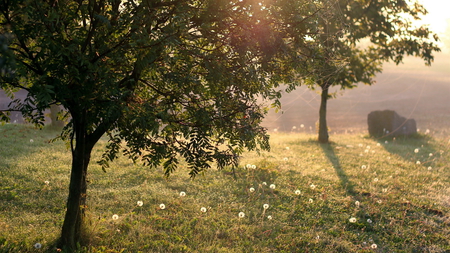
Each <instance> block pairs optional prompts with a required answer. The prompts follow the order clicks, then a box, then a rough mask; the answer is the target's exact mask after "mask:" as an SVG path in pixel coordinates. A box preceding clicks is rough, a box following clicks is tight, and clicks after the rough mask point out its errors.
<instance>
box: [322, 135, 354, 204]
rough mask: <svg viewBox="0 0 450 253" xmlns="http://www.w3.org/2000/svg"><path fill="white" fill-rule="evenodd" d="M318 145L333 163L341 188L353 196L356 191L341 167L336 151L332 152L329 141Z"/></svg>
mask: <svg viewBox="0 0 450 253" xmlns="http://www.w3.org/2000/svg"><path fill="white" fill-rule="evenodd" d="M320 147H321V148H322V150H323V153H324V154H325V156H326V157H327V158H328V160H329V161H330V162H331V164H332V165H333V168H334V170H335V171H336V174H337V176H338V177H339V179H340V181H341V186H342V188H344V189H345V191H346V192H347V194H349V195H352V196H355V195H357V193H356V192H355V190H354V186H353V183H352V182H350V180H349V178H348V176H347V174H346V173H345V171H344V170H343V169H342V167H341V163H340V162H339V158H338V157H337V156H336V153H335V152H334V149H333V147H332V145H331V144H329V143H322V144H320Z"/></svg>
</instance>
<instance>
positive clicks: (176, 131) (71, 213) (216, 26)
mask: <svg viewBox="0 0 450 253" xmlns="http://www.w3.org/2000/svg"><path fill="white" fill-rule="evenodd" d="M312 7H314V6H311V5H310V4H309V3H307V1H306V2H303V1H288V0H284V1H273V2H272V1H264V0H262V1H247V0H238V1H230V0H224V1H220V0H203V1H196V0H191V1H186V0H158V1H152V0H142V1H141V0H134V1H133V0H132V1H121V0H1V1H0V23H1V28H0V29H1V31H0V33H1V34H2V35H1V37H0V39H1V42H2V45H1V47H0V50H1V52H2V55H1V62H0V64H1V66H0V67H1V70H2V71H1V79H0V80H1V81H0V85H1V88H2V89H4V90H6V91H7V94H9V95H10V96H14V91H16V90H17V89H24V90H27V91H28V96H27V98H26V99H25V100H23V101H21V100H15V102H14V103H13V104H12V105H13V107H12V110H20V111H21V112H22V113H23V115H24V116H25V117H27V118H28V119H29V120H30V121H31V122H33V123H36V124H42V122H43V120H44V110H46V109H47V108H49V107H50V106H52V105H60V106H62V107H63V108H65V110H66V111H67V114H66V115H65V116H66V119H67V120H68V121H69V123H68V124H67V126H66V127H65V128H64V129H63V131H62V134H61V137H62V138H63V139H65V140H66V141H68V142H69V143H70V146H71V153H72V165H71V177H70V185H69V196H68V200H67V211H66V215H65V218H64V223H63V227H62V233H61V238H60V241H59V244H58V246H59V247H61V248H66V249H68V250H71V249H74V248H75V247H76V245H77V243H79V242H80V241H81V239H82V238H83V234H82V231H83V230H82V225H83V218H84V212H85V208H87V205H86V198H87V181H86V176H87V173H88V165H89V162H90V160H91V151H92V150H93V148H94V146H95V144H96V143H97V142H98V141H99V139H100V138H101V137H102V136H106V137H108V138H109V142H108V145H107V151H106V152H105V153H104V155H103V157H102V159H101V161H99V162H100V164H101V165H102V166H103V167H104V168H105V169H106V168H107V167H108V163H109V162H110V161H112V160H114V159H115V158H116V157H117V156H118V154H119V153H120V152H123V153H124V154H125V155H127V156H128V157H129V158H131V159H133V160H135V161H139V160H140V161H142V162H143V163H144V164H146V165H149V166H159V165H162V166H163V167H164V168H165V172H166V173H167V174H170V172H171V171H173V170H174V169H176V167H177V164H178V160H179V159H185V160H186V161H187V163H188V165H189V171H190V173H191V175H195V174H197V173H198V172H200V171H203V170H206V169H208V168H209V167H210V166H211V164H212V163H213V162H216V163H217V165H218V166H219V167H224V166H236V165H237V162H238V160H237V158H238V155H239V154H240V153H241V152H243V150H245V149H250V150H254V149H260V148H262V149H268V148H269V146H268V136H267V134H266V132H265V129H264V128H262V127H260V126H259V123H260V122H261V119H262V117H263V115H264V108H262V107H261V105H260V104H259V103H258V101H259V98H260V97H263V98H278V97H279V93H278V92H276V91H274V89H273V88H274V87H276V86H277V85H278V83H279V82H291V81H293V79H292V75H290V72H289V71H290V63H294V62H295V61H294V60H293V59H296V56H297V55H298V52H299V50H300V49H299V48H301V47H303V46H304V43H303V40H304V33H305V32H307V31H309V30H310V29H309V28H308V26H309V24H310V23H309V19H307V18H305V17H308V16H310V15H311V14H312V13H313V12H316V10H315V9H314V8H312ZM302 14H303V15H302ZM275 59H277V60H275ZM1 116H2V118H4V119H5V117H6V116H7V114H6V113H3V112H2V115H1Z"/></svg>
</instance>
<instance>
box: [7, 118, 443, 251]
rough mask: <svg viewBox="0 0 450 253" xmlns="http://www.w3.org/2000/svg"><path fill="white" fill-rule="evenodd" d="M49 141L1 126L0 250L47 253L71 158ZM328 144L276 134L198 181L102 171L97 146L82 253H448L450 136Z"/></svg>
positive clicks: (123, 165)
mask: <svg viewBox="0 0 450 253" xmlns="http://www.w3.org/2000/svg"><path fill="white" fill-rule="evenodd" d="M54 136H55V132H54V131H51V130H48V129H44V130H42V131H39V130H35V129H33V128H30V127H27V126H19V125H4V126H1V127H0V199H1V202H0V228H1V229H0V252H47V251H50V252H54V248H52V247H53V246H52V245H53V244H54V242H55V240H56V239H57V238H58V236H59V232H60V228H61V225H62V221H63V215H64V204H65V200H66V197H67V186H68V183H69V171H70V162H71V161H70V153H69V150H68V149H67V147H66V146H65V144H64V143H62V142H55V143H49V142H48V141H49V140H50V139H51V138H53V137H54ZM30 139H32V140H33V141H32V142H30ZM331 140H332V141H333V143H332V144H330V145H324V144H319V143H317V142H316V141H315V136H312V135H307V134H282V133H274V134H272V136H271V145H272V150H271V152H262V153H261V154H260V155H257V154H256V153H253V152H250V153H246V154H244V155H243V156H242V159H241V166H240V168H239V169H237V170H236V171H235V172H234V174H233V172H232V171H230V170H221V171H218V170H214V169H211V170H210V171H208V172H207V173H205V174H203V175H199V176H197V177H196V178H195V179H194V180H191V179H190V178H189V176H188V171H187V170H186V169H184V168H183V167H184V166H183V165H181V166H180V168H179V170H178V171H177V172H176V173H175V174H173V175H172V176H171V177H170V178H169V179H165V178H164V176H163V171H162V170H161V169H149V168H144V167H142V166H139V165H135V164H133V163H131V162H129V161H128V160H126V159H120V160H118V161H117V162H115V163H114V164H112V166H111V168H109V169H108V170H107V173H104V172H103V171H102V170H101V168H100V167H99V166H98V165H97V164H96V163H95V161H96V159H95V158H96V157H99V156H100V154H101V150H102V149H103V147H104V144H105V141H104V140H102V142H101V143H99V145H98V146H97V148H96V153H95V154H94V159H93V162H92V164H91V166H90V168H89V173H90V174H89V182H90V183H89V188H88V199H89V203H88V209H87V210H88V212H87V225H88V226H86V227H87V228H86V229H87V231H88V233H89V238H88V239H89V241H88V245H87V246H85V247H83V248H82V249H81V250H80V251H81V252H139V251H141V252H449V251H450V243H449V235H450V218H449V216H450V214H449V211H450V204H449V203H450V183H449V182H450V167H449V164H450V154H449V151H450V143H449V141H448V140H436V139H433V138H431V137H429V136H426V135H419V136H416V137H415V138H410V139H403V138H398V139H397V140H374V139H371V138H368V137H366V136H361V135H333V136H332V137H331ZM385 141H387V143H386V142H385ZM369 146H370V148H369ZM415 149H418V152H417V153H416V152H414V151H415ZM430 154H432V155H430ZM417 161H420V164H418V163H417ZM246 164H254V165H256V169H246V168H244V167H245V165H246ZM46 181H48V182H47V183H48V184H47V183H46ZM271 184H274V185H275V189H271V188H270V185H271ZM250 188H254V189H255V191H254V192H251V191H250ZM296 190H299V191H300V194H299V195H296V194H295V191H296ZM181 191H184V192H186V196H184V197H180V192H181ZM137 201H142V202H143V206H138V205H137ZM357 201H358V202H359V205H357V204H356V202H357ZM162 203H163V204H165V206H166V208H165V209H160V208H159V206H160V204H162ZM264 204H269V208H268V209H267V210H264V208H263V205H264ZM202 207H205V208H206V210H207V211H206V212H201V211H200V209H201V208H202ZM240 212H244V213H245V217H244V218H239V217H238V214H239V213H240ZM114 214H117V215H118V217H119V218H118V219H117V220H113V219H112V216H113V215H114ZM269 215H270V216H271V217H272V219H269V218H268V216H269ZM351 218H355V219H356V222H350V219H351ZM36 243H40V244H42V248H41V249H39V250H38V249H35V248H34V245H35V244H36ZM373 245H376V246H377V248H376V249H373V248H372V246H373ZM373 247H375V246H373Z"/></svg>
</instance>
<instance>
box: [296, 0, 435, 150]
mask: <svg viewBox="0 0 450 253" xmlns="http://www.w3.org/2000/svg"><path fill="white" fill-rule="evenodd" d="M316 8H317V9H323V10H324V11H322V12H319V13H317V15H316V18H317V26H316V28H315V29H316V31H317V32H318V33H317V34H314V35H311V36H310V38H309V43H310V45H311V46H310V47H309V49H308V51H307V53H306V54H307V55H308V56H309V57H304V58H303V60H302V64H301V66H302V68H301V69H300V71H301V72H302V73H303V75H302V76H303V79H304V83H306V84H307V85H308V86H309V87H310V88H312V89H314V88H315V87H316V86H318V87H320V89H321V103H320V109H319V135H318V140H319V142H321V143H327V142H328V141H329V137H328V126H327V121H326V112H327V101H328V99H329V98H331V96H332V94H331V93H330V88H331V87H333V86H340V88H341V89H351V88H354V87H356V85H357V84H358V83H364V84H368V85H371V84H373V83H374V80H373V78H374V77H375V74H376V73H380V72H381V71H382V64H383V62H386V61H393V62H395V63H396V64H399V63H401V62H402V60H403V57H404V56H406V55H412V56H416V57H420V58H422V59H423V60H424V61H425V64H426V65H430V64H431V62H432V61H433V55H432V53H433V52H437V51H440V50H439V48H438V47H437V46H436V44H435V43H434V42H435V41H437V40H438V38H437V36H436V35H435V34H433V33H432V32H431V31H430V30H429V29H428V28H426V27H414V26H413V24H412V19H414V20H418V19H420V15H425V14H426V13H427V12H426V10H425V9H424V7H423V6H421V5H420V4H418V3H417V2H416V3H410V2H409V1H405V0H399V1H391V0H380V1H366V0H355V1H350V2H349V1H340V0H339V1H334V4H332V3H329V1H327V0H324V1H322V2H316ZM290 89H295V87H294V86H290Z"/></svg>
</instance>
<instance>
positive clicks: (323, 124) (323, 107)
mask: <svg viewBox="0 0 450 253" xmlns="http://www.w3.org/2000/svg"><path fill="white" fill-rule="evenodd" d="M321 87H322V94H321V99H320V109H319V142H320V143H328V126H327V101H328V88H329V85H326V84H325V85H323V86H321Z"/></svg>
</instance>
